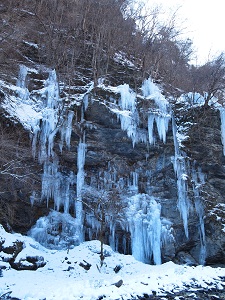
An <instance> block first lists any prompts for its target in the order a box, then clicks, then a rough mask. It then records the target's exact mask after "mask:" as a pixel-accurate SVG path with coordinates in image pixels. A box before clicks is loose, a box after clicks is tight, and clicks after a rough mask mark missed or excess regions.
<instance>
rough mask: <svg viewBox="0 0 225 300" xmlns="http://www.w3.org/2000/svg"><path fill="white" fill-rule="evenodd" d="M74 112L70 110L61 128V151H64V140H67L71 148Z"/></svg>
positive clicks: (67, 144) (68, 146)
mask: <svg viewBox="0 0 225 300" xmlns="http://www.w3.org/2000/svg"><path fill="white" fill-rule="evenodd" d="M73 116H74V112H73V111H72V110H70V111H69V112H68V114H67V117H66V120H65V122H64V123H63V126H62V127H61V129H60V133H61V142H60V145H59V148H60V151H61V152H62V148H63V142H64V141H65V142H66V146H67V148H68V149H70V139H71V133H72V121H73Z"/></svg>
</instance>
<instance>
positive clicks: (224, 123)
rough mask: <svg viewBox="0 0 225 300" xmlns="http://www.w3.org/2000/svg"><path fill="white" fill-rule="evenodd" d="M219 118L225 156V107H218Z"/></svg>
mask: <svg viewBox="0 0 225 300" xmlns="http://www.w3.org/2000/svg"><path fill="white" fill-rule="evenodd" d="M220 120H221V141H222V145H223V155H224V156H225V108H224V107H221V108H220Z"/></svg>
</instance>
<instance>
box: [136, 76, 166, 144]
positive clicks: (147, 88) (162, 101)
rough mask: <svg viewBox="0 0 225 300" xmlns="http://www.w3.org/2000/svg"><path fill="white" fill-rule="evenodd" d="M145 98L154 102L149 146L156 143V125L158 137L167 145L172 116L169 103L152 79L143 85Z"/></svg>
mask: <svg viewBox="0 0 225 300" xmlns="http://www.w3.org/2000/svg"><path fill="white" fill-rule="evenodd" d="M142 93H143V96H144V97H145V98H146V99H147V100H149V101H153V104H154V105H153V108H151V109H150V110H149V113H148V138H149V144H150V145H152V144H154V143H155V138H154V124H156V126H157V131H158V135H159V138H160V140H161V141H163V143H166V135H167V132H168V127H169V122H170V119H171V115H170V112H169V103H168V101H167V100H166V98H165V97H164V96H163V95H162V93H161V91H160V89H159V88H158V86H157V85H156V84H154V83H153V81H152V80H151V78H149V79H146V80H145V81H144V82H143V84H142Z"/></svg>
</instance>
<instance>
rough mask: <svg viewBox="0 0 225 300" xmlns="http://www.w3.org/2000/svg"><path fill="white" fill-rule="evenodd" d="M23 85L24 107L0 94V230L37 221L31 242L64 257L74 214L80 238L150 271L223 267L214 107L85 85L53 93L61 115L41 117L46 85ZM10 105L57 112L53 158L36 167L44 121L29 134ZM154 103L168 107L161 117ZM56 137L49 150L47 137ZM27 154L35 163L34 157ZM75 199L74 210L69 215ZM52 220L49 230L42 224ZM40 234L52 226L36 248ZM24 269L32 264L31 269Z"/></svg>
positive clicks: (13, 92) (222, 173) (221, 175)
mask: <svg viewBox="0 0 225 300" xmlns="http://www.w3.org/2000/svg"><path fill="white" fill-rule="evenodd" d="M28 76H29V86H30V87H32V89H31V88H30V90H29V89H27V86H26V85H24V86H21V87H20V88H21V89H22V90H23V91H25V90H28V92H29V95H28V96H27V97H28V98H26V99H25V100H24V99H22V96H21V94H20V95H18V89H16V88H15V85H14V86H13V88H12V86H11V88H9V85H8V86H7V87H6V84H5V86H4V85H2V87H1V89H2V92H1V95H2V96H1V97H2V108H1V109H2V112H1V121H2V122H1V130H2V141H3V143H2V146H1V147H2V151H3V150H4V153H5V154H4V159H5V162H2V164H1V165H2V172H1V173H0V176H1V178H2V179H1V184H0V188H1V194H0V199H1V200H0V205H1V214H0V223H2V224H3V225H4V227H5V228H7V226H8V228H11V230H14V231H18V232H21V233H27V232H28V231H29V230H30V229H31V227H32V226H34V225H35V223H36V221H38V220H42V221H40V222H39V225H36V227H33V231H32V230H31V233H30V234H31V235H33V236H34V237H36V238H37V239H39V240H41V239H43V240H44V239H45V242H46V241H47V240H48V241H49V245H51V247H54V246H56V247H60V245H61V246H63V247H65V246H67V247H71V246H73V245H75V244H76V242H79V239H80V237H78V236H77V235H79V234H78V233H77V228H78V227H79V226H81V223H79V222H78V220H77V219H78V216H77V215H76V214H77V211H78V210H79V209H82V210H83V213H82V220H83V221H82V222H83V223H82V226H83V227H82V228H83V229H82V230H83V232H82V235H83V238H85V239H92V238H100V239H104V242H106V243H111V245H112V246H113V247H114V248H115V249H116V250H118V251H121V252H124V253H125V254H130V253H131V252H133V253H136V257H137V259H140V260H143V261H145V262H148V263H153V262H154V263H160V262H161V261H162V262H165V261H169V260H174V261H176V262H180V263H184V262H186V263H189V262H190V263H191V264H194V263H196V264H198V263H206V264H214V263H225V257H224V247H225V235H224V222H225V216H224V212H223V210H224V189H225V187H224V182H225V169H224V162H225V159H224V155H223V145H222V142H221V120H220V112H219V109H218V108H217V107H216V106H213V105H212V106H208V107H205V106H203V105H199V104H193V105H191V104H190V103H188V102H187V103H183V102H182V101H180V102H179V101H177V102H175V101H174V100H173V99H172V98H171V99H172V100H171V99H169V101H168V100H167V99H166V98H165V97H164V96H163V95H162V93H161V92H160V93H159V91H160V90H158V87H157V85H156V84H155V83H153V82H152V81H151V82H150V83H149V84H150V85H151V86H150V89H151V88H152V89H153V90H154V91H152V90H150V91H149V94H148V95H144V92H143V87H142V86H141V85H140V86H139V89H137V90H136V91H135V92H134V91H133V90H132V89H130V87H128V86H126V85H124V84H123V85H121V86H120V88H118V85H117V87H116V86H113V80H112V81H111V82H110V85H109V83H108V85H106V84H104V82H103V83H99V85H98V87H94V86H91V83H88V84H86V83H87V82H85V83H84V82H83V81H82V80H80V81H79V82H80V83H81V82H82V83H83V85H81V86H76V87H75V88H74V91H73V92H72V93H71V91H70V93H71V94H69V93H68V89H67V88H66V87H64V88H63V87H60V90H59V96H58V97H59V98H58V99H61V100H60V101H61V102H60V103H61V104H60V106H59V107H56V104H53V106H49V107H48V106H46V107H44V106H41V105H42V104H40V102H41V103H45V102H46V99H47V97H48V93H49V90H48V88H49V86H50V85H48V84H49V82H50V79H47V76H46V75H45V74H44V77H43V78H41V76H40V74H39V75H38V76H37V74H36V73H35V72H34V73H33V71H32V70H29V69H28ZM52 76H53V75H52ZM126 76H127V77H129V72H128V73H126ZM37 78H39V79H37ZM40 78H41V80H40ZM54 80H55V79H54ZM54 80H53V81H54ZM117 80H118V78H117ZM37 82H38V83H37ZM43 82H45V83H43ZM46 82H48V83H46ZM53 84H55V82H53ZM44 89H45V91H44V92H43V90H44ZM49 89H50V88H49ZM55 89H56V88H55ZM46 91H47V92H46ZM55 91H56V90H55ZM20 92H21V90H20ZM123 92H124V93H125V94H124V95H123ZM156 92H157V93H158V94H157V95H156V94H154V93H156ZM159 95H160V97H161V98H160V99H158V98H157V97H159ZM52 97H53V98H54V97H55V94H54V95H53V96H52ZM122 97H131V98H129V99H125V100H122ZM132 97H134V98H132ZM15 99H17V100H16V101H18V105H21V103H23V104H26V105H27V106H30V107H33V109H34V111H36V113H37V114H41V113H42V110H41V109H43V110H44V109H45V112H46V113H47V111H48V112H49V111H50V110H55V111H56V112H58V113H59V112H60V114H61V115H58V122H59V123H58V124H56V125H55V127H54V128H53V130H52V131H51V130H50V131H49V132H48V133H46V132H45V135H46V137H45V138H46V139H45V141H44V144H46V145H47V144H48V146H46V145H44V146H45V147H46V148H48V147H50V148H48V149H47V150H46V149H45V150H43V151H46V153H50V154H49V157H48V160H46V157H45V158H43V157H42V158H41V159H40V155H39V158H38V154H37V153H39V151H40V150H39V149H40V148H41V147H42V146H43V145H42V144H43V140H42V141H41V140H38V139H41V138H42V139H43V133H42V132H43V130H44V126H45V125H44V124H45V122H47V121H46V120H49V118H50V117H49V116H47V117H46V119H45V116H46V115H44V114H42V115H41V116H40V115H39V117H38V118H39V119H38V122H37V123H36V126H37V127H38V130H37V133H35V130H34V127H33V128H30V129H29V128H28V127H26V126H25V125H24V124H25V122H23V120H21V119H20V118H19V117H18V115H13V114H12V111H13V109H11V108H12V105H11V103H12V101H15ZM57 101H58V100H57ZM121 101H125V102H124V103H121ZM160 101H161V102H160ZM159 102H160V103H164V104H165V105H164V104H163V105H164V106H165V107H166V106H167V107H166V108H165V107H164V106H163V107H160V105H161V104H159ZM14 104H15V103H14ZM35 105H36V106H35ZM38 105H39V108H37V107H38ZM165 109H167V110H165ZM14 111H15V107H14ZM68 111H69V112H71V116H72V119H71V128H69V127H70V125H68V124H69V123H68V124H67V125H66V126H67V127H63V126H64V125H65V122H69V121H68V118H69V117H68ZM167 118H168V119H167ZM54 120H55V119H54ZM65 120H67V121H65ZM51 122H53V119H52V120H51ZM60 122H61V123H60ZM21 124H22V125H23V126H21ZM26 125H27V124H26ZM50 125H52V123H51V124H50ZM167 126H168V128H166V127H167ZM63 128H64V129H63ZM68 128H69V129H70V132H69V133H68V131H67V130H68ZM54 130H55V133H54V134H53V135H52V144H51V145H49V143H50V142H49V141H50V138H49V136H47V135H48V134H49V135H51V134H52V132H53V131H54ZM35 134H36V135H35ZM60 135H61V137H60ZM62 136H63V138H62ZM34 138H36V139H37V140H36V141H35V142H34ZM62 139H65V141H63V142H62ZM32 141H33V146H32ZM9 143H10V144H9ZM34 143H36V145H35V146H34ZM80 143H82V145H83V146H84V147H85V149H83V151H84V152H83V155H84V156H85V157H83V159H84V161H83V165H82V164H80V165H79V162H78V160H79V161H80V160H81V158H80V156H79V155H81V154H79V153H78V152H79V145H80ZM32 147H33V148H32ZM34 147H36V150H35V151H36V152H37V153H36V154H35V155H34V153H33V157H32V149H33V152H34ZM56 157H57V159H56ZM38 160H39V161H38ZM12 162H13V165H12V166H11V164H12ZM43 162H44V163H43ZM56 165H57V167H56ZM4 166H5V167H4ZM7 166H9V167H10V169H9V172H6V171H7ZM50 166H51V169H48V170H50V171H46V168H47V167H48V168H49V167H50ZM53 167H54V168H55V169H53ZM4 168H5V169H4ZM4 170H5V171H4ZM43 178H44V179H43ZM78 178H79V180H80V181H81V186H80V182H78ZM43 180H45V181H43ZM47 180H50V181H47ZM43 182H44V183H43ZM54 183H57V185H54ZM44 184H47V185H52V186H51V190H50V187H49V190H48V187H45V190H44V191H43V185H44ZM57 188H58V190H57V191H56V189H57ZM46 189H47V190H46ZM59 191H61V192H62V194H59ZM57 197H58V198H57ZM60 197H61V200H59V198H60ZM79 197H81V199H80V200H79V201H80V202H78V201H77V203H78V204H76V205H74V203H75V201H76V200H77V199H78V198H79ZM56 198H57V199H56ZM62 198H63V199H62ZM65 199H68V202H67V204H65ZM57 201H58V202H57ZM30 202H31V203H30ZM79 203H80V204H79ZM78 206H79V207H80V208H79V207H78ZM52 210H53V211H54V210H56V211H57V214H60V213H62V214H65V213H66V214H68V216H69V214H70V217H68V218H67V220H68V222H67V223H66V221H65V220H66V218H62V217H60V218H59V219H58V220H59V221H58V223H57V222H55V221H54V220H53V219H54V218H53V216H56V214H55V215H54V213H53V214H51V211H52ZM49 212H50V217H49V220H50V221H48V222H47V221H44V219H43V218H45V217H46V216H47V215H48V213H49ZM40 218H42V219H40ZM46 218H47V217H46ZM57 218H58V217H57ZM73 220H74V224H75V225H72V223H73ZM77 222H78V223H79V224H77ZM46 224H48V225H46ZM38 226H49V227H47V228H45V229H43V227H41V228H42V229H43V232H45V234H48V236H47V235H45V236H42V238H41V237H40V230H39V231H38V234H39V235H37V234H36V232H37V231H35V228H37V227H38ZM73 226H75V227H76V228H74V227H73ZM101 226H103V227H101ZM138 226H139V227H138ZM50 228H51V230H50ZM68 228H69V229H68ZM39 229H40V227H39ZM101 229H104V230H103V231H104V232H102V230H101ZM46 232H47V233H46ZM103 233H104V234H103ZM43 234H44V233H43ZM102 234H103V235H102ZM138 235H139V237H138ZM46 237H47V238H46ZM57 239H58V240H60V242H56V240H57ZM62 240H64V242H62ZM66 240H69V243H67V244H66ZM61 242H62V243H61ZM43 243H44V242H43ZM57 243H58V244H57ZM60 243H61V244H60ZM146 243H147V244H148V245H147V246H145V245H146ZM47 246H48V245H47ZM145 247H146V248H145ZM157 247H158V248H157ZM142 248H144V249H142ZM146 252H147V253H146ZM184 253H186V257H185V255H184ZM27 261H28V262H31V261H29V259H27ZM39 262H40V260H38V263H39ZM31 263H32V264H36V262H34V261H33V259H32V262H31ZM14 265H15V263H14ZM18 268H19V269H21V267H20V266H18Z"/></svg>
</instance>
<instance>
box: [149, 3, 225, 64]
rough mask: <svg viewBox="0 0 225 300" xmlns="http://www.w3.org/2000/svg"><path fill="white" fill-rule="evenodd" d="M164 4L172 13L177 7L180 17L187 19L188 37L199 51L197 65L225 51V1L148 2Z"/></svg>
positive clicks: (167, 10) (185, 24)
mask: <svg viewBox="0 0 225 300" xmlns="http://www.w3.org/2000/svg"><path fill="white" fill-rule="evenodd" d="M146 2H147V3H148V4H149V5H151V4H152V3H157V4H162V5H163V7H165V8H166V12H168V13H171V10H172V11H175V10H176V8H177V7H180V6H181V7H180V9H179V10H178V16H179V17H180V18H181V19H184V20H185V19H186V21H185V23H184V25H183V26H185V27H186V30H185V31H186V33H187V36H188V37H190V38H191V39H192V41H193V42H194V47H195V49H196V50H197V56H198V60H197V63H204V62H205V61H207V59H208V58H212V57H213V56H216V55H218V54H220V53H221V52H222V51H225V2H224V0H213V1H212V0H152V1H151V0H146Z"/></svg>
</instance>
